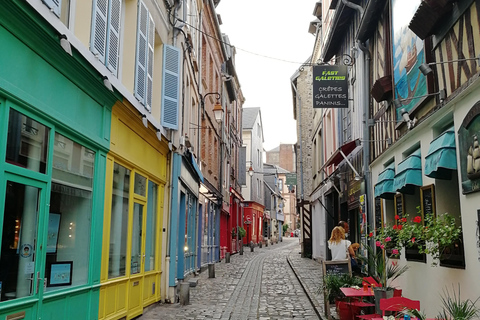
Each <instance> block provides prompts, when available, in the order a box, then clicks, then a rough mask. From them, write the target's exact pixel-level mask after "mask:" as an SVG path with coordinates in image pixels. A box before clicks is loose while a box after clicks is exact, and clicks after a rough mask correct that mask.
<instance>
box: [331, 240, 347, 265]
mask: <svg viewBox="0 0 480 320" xmlns="http://www.w3.org/2000/svg"><path fill="white" fill-rule="evenodd" d="M351 244H352V243H351V242H350V241H349V240H341V241H340V242H339V243H330V241H328V249H330V251H331V252H332V260H346V259H347V252H348V247H350V245H351Z"/></svg>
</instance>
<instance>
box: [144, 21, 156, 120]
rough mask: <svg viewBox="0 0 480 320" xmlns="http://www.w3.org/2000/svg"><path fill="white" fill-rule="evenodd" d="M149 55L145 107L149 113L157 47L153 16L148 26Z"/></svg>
mask: <svg viewBox="0 0 480 320" xmlns="http://www.w3.org/2000/svg"><path fill="white" fill-rule="evenodd" d="M148 25H149V26H148V55H147V92H146V97H145V98H146V100H147V101H146V102H147V103H146V104H145V107H146V108H147V109H148V111H150V110H152V95H153V48H154V47H155V22H154V21H153V18H152V16H150V17H149V24H148Z"/></svg>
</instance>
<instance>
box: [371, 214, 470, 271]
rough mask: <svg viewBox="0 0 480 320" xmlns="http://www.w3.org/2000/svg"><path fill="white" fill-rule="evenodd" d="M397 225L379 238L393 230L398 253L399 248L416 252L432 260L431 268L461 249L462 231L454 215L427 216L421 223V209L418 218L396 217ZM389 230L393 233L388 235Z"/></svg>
mask: <svg viewBox="0 0 480 320" xmlns="http://www.w3.org/2000/svg"><path fill="white" fill-rule="evenodd" d="M395 218H396V221H397V224H396V225H394V226H392V227H385V228H384V229H387V231H384V232H383V233H380V234H379V235H377V236H380V237H382V236H384V235H385V234H386V233H388V232H391V231H392V230H393V231H394V233H395V234H396V236H395V238H393V237H391V239H394V240H395V241H394V243H393V244H392V245H393V246H394V247H395V248H396V249H399V247H402V246H403V247H405V248H406V249H408V248H416V249H418V253H419V254H428V255H430V256H432V258H433V262H432V265H433V266H436V265H438V263H439V261H442V260H444V259H447V258H448V257H449V253H450V252H453V251H454V250H455V249H457V248H458V247H459V243H461V241H462V229H461V227H460V226H457V224H456V223H455V217H454V216H453V215H451V214H448V213H444V214H442V215H437V216H435V215H433V214H427V215H425V218H424V219H422V216H421V213H420V207H417V215H416V216H415V217H413V218H411V219H410V217H409V216H408V215H405V216H404V217H402V218H400V217H397V216H396V217H395ZM388 230H390V231H388Z"/></svg>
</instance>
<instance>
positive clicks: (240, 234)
mask: <svg viewBox="0 0 480 320" xmlns="http://www.w3.org/2000/svg"><path fill="white" fill-rule="evenodd" d="M246 235H247V231H246V230H245V229H243V228H242V227H240V226H239V227H238V238H239V239H240V240H242V239H243V238H244V237H245V236H246Z"/></svg>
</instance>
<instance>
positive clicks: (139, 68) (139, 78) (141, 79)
mask: <svg viewBox="0 0 480 320" xmlns="http://www.w3.org/2000/svg"><path fill="white" fill-rule="evenodd" d="M147 22H148V9H147V7H146V6H145V4H144V3H143V1H140V3H139V8H138V23H137V61H136V66H135V97H136V98H137V99H138V100H139V101H140V102H141V103H142V104H143V105H145V78H146V65H147V52H146V49H147V26H148V25H147Z"/></svg>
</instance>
